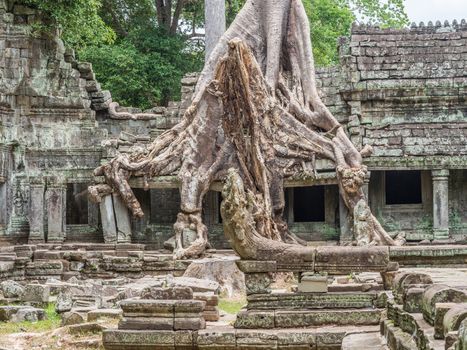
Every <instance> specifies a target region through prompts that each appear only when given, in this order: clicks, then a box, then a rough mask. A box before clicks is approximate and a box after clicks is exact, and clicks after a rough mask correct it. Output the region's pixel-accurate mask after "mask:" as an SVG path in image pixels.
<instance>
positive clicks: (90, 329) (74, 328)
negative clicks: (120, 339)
mask: <svg viewBox="0 0 467 350" xmlns="http://www.w3.org/2000/svg"><path fill="white" fill-rule="evenodd" d="M104 329H105V327H104V326H102V325H101V324H99V323H95V322H88V323H82V324H76V325H71V326H70V327H69V328H68V333H70V334H83V333H100V332H102V331H103V330H104Z"/></svg>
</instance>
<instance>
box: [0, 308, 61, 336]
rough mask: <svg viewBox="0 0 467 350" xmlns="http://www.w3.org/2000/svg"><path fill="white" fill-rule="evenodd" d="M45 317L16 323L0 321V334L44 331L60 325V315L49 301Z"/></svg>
mask: <svg viewBox="0 0 467 350" xmlns="http://www.w3.org/2000/svg"><path fill="white" fill-rule="evenodd" d="M45 313H46V315H47V319H46V320H44V321H37V322H29V321H24V322H18V323H10V322H7V323H3V322H0V335H1V334H12V333H21V332H46V331H50V330H52V329H55V328H58V327H59V326H60V322H61V319H60V316H59V315H58V314H57V313H56V312H55V304H53V303H50V304H49V305H48V306H47V308H46V309H45Z"/></svg>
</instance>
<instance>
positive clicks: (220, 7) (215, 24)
mask: <svg viewBox="0 0 467 350" xmlns="http://www.w3.org/2000/svg"><path fill="white" fill-rule="evenodd" d="M204 23H205V25H204V29H205V33H206V34H205V57H206V61H207V60H208V59H209V56H210V54H211V52H212V50H214V48H215V47H216V44H217V42H218V41H219V39H220V38H221V37H222V35H223V34H224V32H225V0H205V1H204Z"/></svg>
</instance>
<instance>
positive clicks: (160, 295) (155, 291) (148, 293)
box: [141, 287, 193, 300]
mask: <svg viewBox="0 0 467 350" xmlns="http://www.w3.org/2000/svg"><path fill="white" fill-rule="evenodd" d="M141 299H159V300H183V299H185V300H189V299H193V290H192V289H191V288H190V287H173V288H147V289H144V290H143V291H142V293H141Z"/></svg>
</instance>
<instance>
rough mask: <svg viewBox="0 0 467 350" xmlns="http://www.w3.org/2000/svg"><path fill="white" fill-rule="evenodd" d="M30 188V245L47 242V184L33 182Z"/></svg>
mask: <svg viewBox="0 0 467 350" xmlns="http://www.w3.org/2000/svg"><path fill="white" fill-rule="evenodd" d="M29 188H30V205H29V240H28V242H29V244H37V243H44V242H45V235H44V194H45V184H44V182H42V181H33V182H31V184H30V185H29Z"/></svg>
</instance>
